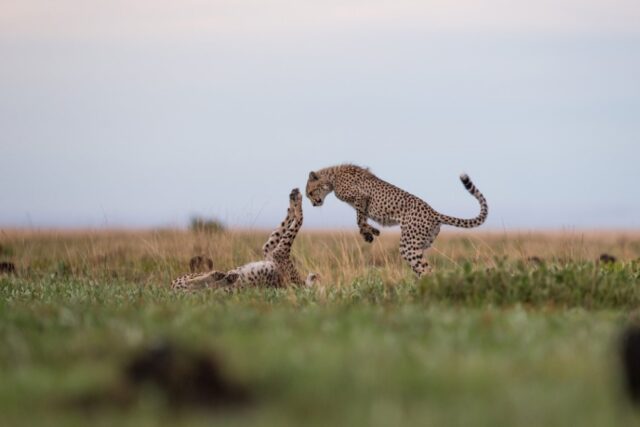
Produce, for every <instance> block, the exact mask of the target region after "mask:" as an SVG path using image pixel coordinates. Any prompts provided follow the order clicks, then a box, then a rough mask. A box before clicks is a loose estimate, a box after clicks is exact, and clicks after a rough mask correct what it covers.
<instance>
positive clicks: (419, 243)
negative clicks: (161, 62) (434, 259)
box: [400, 227, 431, 277]
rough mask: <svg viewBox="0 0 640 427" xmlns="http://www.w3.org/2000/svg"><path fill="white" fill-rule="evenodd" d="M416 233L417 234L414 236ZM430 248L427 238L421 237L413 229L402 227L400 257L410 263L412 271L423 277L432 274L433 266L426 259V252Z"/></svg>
mask: <svg viewBox="0 0 640 427" xmlns="http://www.w3.org/2000/svg"><path fill="white" fill-rule="evenodd" d="M414 232H415V234H413V233H414ZM428 246H430V244H429V239H428V237H427V236H421V233H419V232H418V231H417V230H415V229H413V228H405V227H402V231H401V234H400V255H401V256H402V258H404V260H405V261H407V262H408V263H409V265H410V266H411V269H412V270H413V271H414V273H416V274H417V275H418V277H423V276H425V275H427V274H429V273H431V266H429V263H428V262H427V260H426V259H425V256H424V251H425V249H427V248H428Z"/></svg>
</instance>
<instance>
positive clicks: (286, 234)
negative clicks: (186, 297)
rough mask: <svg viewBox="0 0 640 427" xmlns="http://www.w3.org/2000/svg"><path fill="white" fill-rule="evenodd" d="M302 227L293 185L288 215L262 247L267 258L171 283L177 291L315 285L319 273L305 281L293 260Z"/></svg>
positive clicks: (183, 277) (299, 202) (189, 276)
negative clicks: (247, 286)
mask: <svg viewBox="0 0 640 427" xmlns="http://www.w3.org/2000/svg"><path fill="white" fill-rule="evenodd" d="M301 226H302V195H301V194H300V190H298V189H297V188H294V189H293V190H292V191H291V194H290V195H289V209H287V217H286V218H285V219H284V221H282V224H280V227H278V228H277V229H275V230H274V231H273V232H272V233H271V235H270V236H269V239H268V240H267V242H266V243H265V244H264V246H263V247H262V251H263V253H264V260H263V261H257V262H251V263H249V264H245V265H243V266H240V267H237V268H234V269H233V270H231V271H228V272H226V273H225V272H222V271H209V272H206V273H199V274H186V275H184V276H181V277H178V278H177V279H175V280H174V281H173V282H171V288H172V289H176V290H196V289H202V288H209V287H228V286H232V285H233V286H234V287H235V286H246V285H256V286H271V287H281V286H285V285H287V284H289V283H293V284H296V285H305V284H306V285H307V286H311V285H313V284H314V283H315V282H316V281H317V279H318V276H317V275H316V274H313V273H310V274H309V275H308V276H307V279H306V280H302V278H301V277H300V274H299V273H298V270H297V269H296V267H295V266H294V265H293V262H292V261H291V245H292V244H293V240H294V239H295V238H296V235H297V234H298V230H300V227H301Z"/></svg>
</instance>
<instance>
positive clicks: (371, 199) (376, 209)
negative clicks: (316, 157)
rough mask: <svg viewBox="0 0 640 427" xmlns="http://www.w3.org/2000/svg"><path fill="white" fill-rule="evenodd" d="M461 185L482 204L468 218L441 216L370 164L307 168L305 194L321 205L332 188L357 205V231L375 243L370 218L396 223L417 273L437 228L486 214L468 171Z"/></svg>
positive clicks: (425, 268) (468, 223)
mask: <svg viewBox="0 0 640 427" xmlns="http://www.w3.org/2000/svg"><path fill="white" fill-rule="evenodd" d="M460 180H461V181H462V184H463V185H464V187H465V188H466V189H467V191H469V193H471V194H472V195H473V196H474V197H475V198H476V199H477V200H478V202H479V203H480V214H479V215H478V216H477V217H475V218H472V219H461V218H456V217H452V216H448V215H443V214H441V213H439V212H437V211H436V210H435V209H433V208H432V207H431V206H429V205H428V204H427V203H426V202H425V201H423V200H422V199H420V198H418V197H416V196H414V195H413V194H410V193H408V192H406V191H404V190H402V189H400V188H398V187H396V186H394V185H392V184H389V183H388V182H386V181H383V180H382V179H380V178H378V177H377V176H375V175H374V174H373V173H371V172H370V171H369V170H368V169H363V168H361V167H359V166H355V165H339V166H333V167H328V168H325V169H321V170H319V171H316V172H311V173H309V179H308V181H307V189H306V193H307V197H308V198H309V200H311V203H312V204H313V205H314V206H321V205H322V204H323V203H324V199H325V197H326V196H327V195H328V194H329V193H331V192H332V191H333V192H334V193H335V195H336V197H337V198H338V199H339V200H342V201H343V202H346V203H348V204H350V205H351V206H352V207H353V208H355V210H356V221H357V223H358V228H359V229H360V234H361V235H362V237H363V238H364V240H365V241H367V242H373V239H374V236H378V235H379V234H380V231H379V230H378V229H376V228H374V227H372V226H371V225H369V224H368V223H367V219H372V220H373V221H375V222H377V223H378V224H380V225H382V226H392V225H398V224H399V225H400V230H401V234H400V255H401V256H402V257H403V258H404V259H405V260H406V261H407V262H408V263H409V264H410V265H411V268H412V269H413V271H414V272H415V273H416V274H418V276H421V275H423V274H425V273H427V272H429V271H430V267H429V265H428V263H427V261H426V260H425V258H424V251H425V250H426V249H428V248H429V247H430V246H431V244H432V243H433V241H434V240H435V239H436V237H437V236H438V233H439V232H440V225H441V224H446V225H453V226H455V227H463V228H472V227H478V226H480V225H481V224H482V223H483V222H484V221H485V219H486V218H487V214H488V206H487V201H486V200H485V198H484V196H483V195H482V193H480V191H479V190H478V189H477V188H476V187H475V185H473V183H472V182H471V180H470V179H469V177H468V176H467V175H461V176H460Z"/></svg>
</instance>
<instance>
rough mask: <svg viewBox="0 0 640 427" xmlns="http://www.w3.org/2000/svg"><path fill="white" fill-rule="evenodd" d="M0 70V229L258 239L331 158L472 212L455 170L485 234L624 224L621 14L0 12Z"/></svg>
mask: <svg viewBox="0 0 640 427" xmlns="http://www.w3.org/2000/svg"><path fill="white" fill-rule="evenodd" d="M0 58H2V60H1V66H0V148H1V154H0V182H1V183H2V191H1V192H0V226H3V227H14V226H16V227H43V228H44V227H87V226H88V227H158V226H186V225H187V224H188V222H189V218H191V217H192V216H194V215H201V216H205V217H215V218H218V219H220V220H221V221H223V222H224V223H225V224H228V225H229V226H234V227H245V228H266V227H271V226H273V225H274V224H276V223H277V222H279V221H280V220H281V217H282V216H283V215H284V210H285V207H286V197H287V194H288V192H289V190H290V189H291V188H292V187H294V186H299V187H304V185H305V182H306V178H307V175H308V172H309V171H310V170H313V169H319V168H322V167H325V166H329V165H333V164H337V163H341V162H354V163H357V164H359V165H362V166H368V167H371V169H372V171H373V172H374V173H376V174H377V175H378V176H380V177H381V178H383V179H386V180H388V181H390V182H392V183H394V184H396V185H398V186H400V187H402V188H404V189H406V190H408V191H410V192H412V193H414V194H416V195H418V196H420V197H422V198H423V199H425V200H426V201H427V202H428V203H430V204H431V205H432V206H433V207H434V208H435V209H437V210H439V211H441V212H444V213H447V214H450V215H457V216H464V217H472V216H475V215H476V214H477V212H478V206H477V202H476V201H475V199H473V198H472V197H471V196H470V195H468V194H467V193H466V192H465V190H464V188H463V187H462V185H461V184H460V182H459V181H458V178H457V177H458V174H459V173H460V172H463V171H464V172H467V173H469V174H470V176H471V177H472V179H473V180H474V181H475V183H476V184H477V186H478V187H479V188H480V189H481V191H483V192H484V194H485V195H486V197H487V199H488V201H489V206H490V216H489V219H488V221H487V223H486V225H485V229H498V230H500V229H512V228H517V229H535V228H544V229H566V228H574V227H576V228H637V227H640V215H639V214H640V198H638V197H637V195H638V190H637V186H638V183H637V182H636V180H637V179H638V178H639V177H640V176H639V174H638V158H639V155H640V78H638V76H640V3H638V2H637V1H636V0H614V1H612V0H580V1H578V0H568V1H562V2H552V1H546V0H545V1H539V0H536V1H533V0H526V1H510V2H506V1H500V0H487V1H483V2H476V1H471V0H460V1H457V2H451V1H445V0H435V1H424V0H421V1H372V0H367V1H324V2H309V1H295V2H293V1H284V0H282V1H280V0H275V1H263V0H246V1H242V2H238V1H231V0H228V1H200V0H181V1H177V0H176V1H168V0H165V1H158V0H154V1H150V0H127V1H124V0H117V1H110V2H87V1H74V0H59V1H56V2H50V1H38V0H20V1H13V0H9V1H6V0H5V1H3V2H2V5H1V6H0ZM304 206H305V209H306V212H305V213H306V217H305V221H306V223H305V226H306V227H313V228H338V227H353V226H354V225H355V214H354V213H353V211H352V210H351V208H350V207H348V206H347V205H345V204H343V203H339V202H338V201H336V200H335V199H334V198H333V196H331V197H330V198H329V199H328V200H327V203H326V204H325V205H324V206H323V207H322V208H315V209H313V208H311V205H310V204H309V203H308V202H307V201H305V205H304Z"/></svg>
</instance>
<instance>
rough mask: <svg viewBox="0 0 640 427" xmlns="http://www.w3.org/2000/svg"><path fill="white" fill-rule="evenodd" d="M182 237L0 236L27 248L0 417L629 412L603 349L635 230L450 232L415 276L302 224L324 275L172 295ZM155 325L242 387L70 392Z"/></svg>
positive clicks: (12, 316) (632, 278)
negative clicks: (238, 391) (460, 235)
mask: <svg viewBox="0 0 640 427" xmlns="http://www.w3.org/2000/svg"><path fill="white" fill-rule="evenodd" d="M212 238H214V239H225V238H224V237H221V236H218V235H216V236H215V237H212ZM109 239H110V240H109ZM188 239H189V238H188V237H185V236H183V235H177V236H174V235H171V234H168V235H163V236H161V237H158V238H157V240H153V239H152V238H148V237H144V238H140V239H138V240H136V238H135V237H131V236H129V237H128V236H127V235H122V236H120V235H117V236H111V235H109V236H106V237H105V236H102V237H100V236H98V237H95V236H90V238H87V237H82V238H81V239H80V238H78V237H73V236H72V237H68V236H53V237H51V236H40V235H37V234H36V235H35V236H26V237H20V236H18V237H13V238H12V239H6V241H3V242H2V243H3V246H4V247H5V248H9V249H7V250H11V254H12V257H14V258H13V259H15V260H22V262H18V269H19V274H18V275H17V276H0V426H18V427H20V426H37V425H46V426H65V427H66V426H86V425H87V424H89V423H90V424H93V425H97V426H102V425H104V426H114V425H118V426H121V425H122V426H147V425H149V426H151V425H159V424H160V425H172V426H176V425H177V426H181V425H196V426H199V425H203V426H204V425H212V424H218V425H220V424H222V425H265V426H298V425H318V426H325V425H346V426H359V425H372V426H395V425H402V426H414V425H415V426H425V425H432V426H445V425H446V426H449V425H453V426H499V425H508V426H540V425H544V426H566V425H581V426H610V425H623V426H624V425H630V426H631V425H637V424H638V422H639V421H640V416H639V415H638V414H637V413H636V412H634V411H633V410H632V409H631V408H630V407H629V405H628V404H627V402H626V400H625V399H624V396H623V395H622V390H621V387H620V378H619V369H618V363H617V358H616V356H617V355H616V345H617V339H618V336H619V334H620V332H621V330H622V329H623V327H624V326H625V325H626V324H627V323H628V322H629V321H630V319H633V318H637V317H638V313H637V312H636V310H637V308H638V307H640V264H639V263H638V262H637V261H634V260H635V259H636V258H637V257H638V253H637V252H633V251H632V250H631V249H630V248H631V247H632V246H633V244H634V241H633V240H631V241H625V242H623V243H621V244H623V245H624V248H626V249H625V251H626V253H627V254H628V256H627V257H626V259H623V260H622V261H621V262H618V263H615V264H611V265H600V264H598V263H595V262H593V260H589V259H585V256H584V255H582V254H584V253H585V252H587V251H591V252H594V253H597V247H598V243H597V241H593V242H589V243H588V244H589V245H590V246H586V244H585V246H584V247H579V246H576V245H575V243H572V244H569V243H567V242H564V241H563V242H560V243H559V244H557V245H555V246H552V247H549V248H547V250H548V253H540V252H538V253H539V254H540V255H541V256H544V258H545V259H546V260H547V261H545V262H544V263H543V264H542V265H532V264H531V263H527V262H526V261H525V260H524V259H526V258H524V259H523V256H522V255H527V252H530V250H529V251H527V250H526V249H518V250H512V249H508V248H507V246H506V245H507V244H508V245H512V244H513V239H510V238H508V237H504V236H503V237H501V238H500V239H497V240H495V241H494V240H490V239H487V241H488V242H489V243H488V244H484V242H482V241H480V242H478V241H473V240H469V243H468V244H467V243H465V244H464V245H462V244H461V243H460V242H461V241H460V239H457V240H456V239H453V240H451V241H447V240H445V241H444V244H443V245H442V246H440V251H439V255H440V258H437V259H436V263H435V265H436V266H438V268H437V269H436V273H434V274H433V275H432V276H430V277H428V278H426V279H425V280H422V281H416V280H415V279H414V277H413V275H412V274H411V273H410V272H409V271H408V269H407V268H406V266H404V265H403V264H402V263H401V262H400V261H399V260H398V258H399V257H397V254H396V252H395V251H397V248H395V247H394V246H395V243H394V242H390V243H389V244H388V245H387V246H384V244H382V245H381V246H379V247H376V246H366V245H361V244H360V243H359V242H358V241H357V240H353V239H351V238H345V239H342V240H340V239H336V238H333V237H327V236H324V237H323V236H316V237H314V239H316V240H318V241H320V242H321V243H322V244H321V245H318V244H316V245H311V244H310V240H311V239H309V238H308V237H307V238H306V239H307V240H304V238H303V240H302V243H301V244H300V246H298V248H297V249H296V250H297V251H298V252H297V254H296V256H297V257H298V259H299V261H300V262H301V263H302V264H304V265H305V266H311V267H313V269H314V270H315V271H320V272H321V273H325V274H324V277H325V280H324V281H323V283H322V285H321V286H319V287H317V288H314V289H307V288H305V289H283V290H273V289H249V290H245V291H241V292H237V293H232V294H227V293H225V292H222V291H219V290H218V291H215V290H208V291H203V292H200V293H195V294H182V293H174V292H172V291H170V290H169V289H168V281H169V280H170V278H171V277H172V276H174V275H176V274H179V273H181V272H183V270H184V268H183V267H181V266H184V265H188V254H185V253H179V254H178V253H176V252H175V249H173V248H177V247H184V246H187V245H189V244H193V242H192V241H190V240H188ZM106 240H109V241H106ZM183 240H184V242H183ZM261 240H262V239H261V236H253V235H251V236H244V237H243V236H240V237H239V238H235V239H233V240H232V239H229V238H226V240H220V241H219V243H220V245H219V246H221V245H227V246H226V247H227V248H233V251H234V252H233V253H232V254H231V255H230V257H231V258H232V259H231V258H229V259H226V258H223V257H222V255H220V256H218V257H216V253H215V250H216V249H211V252H210V253H212V257H213V258H214V259H216V264H218V263H219V262H222V263H229V264H230V265H232V263H235V262H238V261H239V262H246V261H249V260H251V259H253V258H254V257H255V253H254V252H251V251H252V249H251V248H253V247H256V246H257V247H259V246H258V244H259V242H260V241H261ZM532 240H535V239H532ZM539 241H540V239H538V243H536V244H537V245H538V247H543V246H542V245H541V244H540V243H539ZM128 242H129V243H128ZM131 242H133V243H131ZM185 242H186V243H185ZM214 242H215V241H214ZM505 242H506V243H505ZM521 242H522V239H520V240H518V245H522V243H521ZM463 243H464V241H463ZM608 244H609V246H608V250H612V249H615V248H616V246H615V243H608ZM243 245H244V246H243ZM318 246H319V247H320V249H317V248H318ZM461 246H465V247H466V249H464V248H463V249H460V247H461ZM481 246H485V247H486V248H487V249H486V251H484V252H482V251H480V250H479V249H474V248H477V247H481ZM560 246H562V248H561V249H558V248H559V247H560ZM215 247H218V246H215V245H213V246H212V248H215ZM371 248H372V249H371ZM505 248H507V249H505ZM586 248H589V249H588V250H587V249H586ZM590 248H595V249H590ZM314 250H317V251H320V252H312V251H314ZM367 251H370V252H367ZM464 251H475V252H464ZM560 251H563V252H562V253H560ZM591 252H590V253H591ZM571 253H576V254H581V255H576V256H575V258H573V259H572V258H571V256H570V254H571ZM505 255H506V256H505ZM323 256H324V258H323ZM341 260H342V261H341ZM309 269H311V268H309ZM327 272H328V273H327ZM327 276H328V277H329V278H328V279H326V277H327ZM158 340H169V341H171V342H174V343H177V344H178V345H179V346H182V347H184V348H187V349H192V350H194V351H210V352H212V353H214V354H216V355H217V356H218V357H219V358H220V360H221V361H222V363H223V365H224V367H225V368H226V371H227V372H228V375H229V376H231V377H232V378H234V379H236V380H237V381H239V382H241V383H243V384H246V386H247V387H248V388H249V389H250V390H251V391H252V394H253V396H254V402H253V404H252V405H250V406H249V407H247V408H243V409H239V410H231V409H230V410H224V411H220V410H213V411H203V410H198V409H196V408H189V409H188V410H186V411H182V412H175V411H173V410H171V409H170V407H169V406H168V405H167V402H166V401H165V400H164V397H163V395H162V394H160V393H158V391H157V390H154V389H153V388H145V389H144V390H143V392H142V393H141V399H140V400H139V401H138V402H137V403H136V404H135V405H133V406H132V407H131V408H129V409H127V410H125V409H121V408H118V407H117V406H115V405H109V404H105V405H103V406H100V407H99V408H97V409H95V410H92V411H86V410H83V409H81V408H80V407H78V406H77V405H75V406H74V405H73V404H72V403H71V402H73V401H77V399H78V398H79V397H80V396H84V395H87V394H94V395H95V394H96V393H97V394H98V395H99V394H100V393H103V394H105V395H106V393H107V392H108V391H109V390H113V389H114V388H115V387H116V386H117V385H118V384H119V383H120V382H121V381H122V380H121V378H122V376H123V374H122V366H123V365H124V364H125V363H126V362H127V361H128V360H130V358H131V355H132V354H135V353H136V352H137V351H138V350H139V349H141V348H144V347H145V346H148V345H149V344H151V343H154V342H157V341H158Z"/></svg>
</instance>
